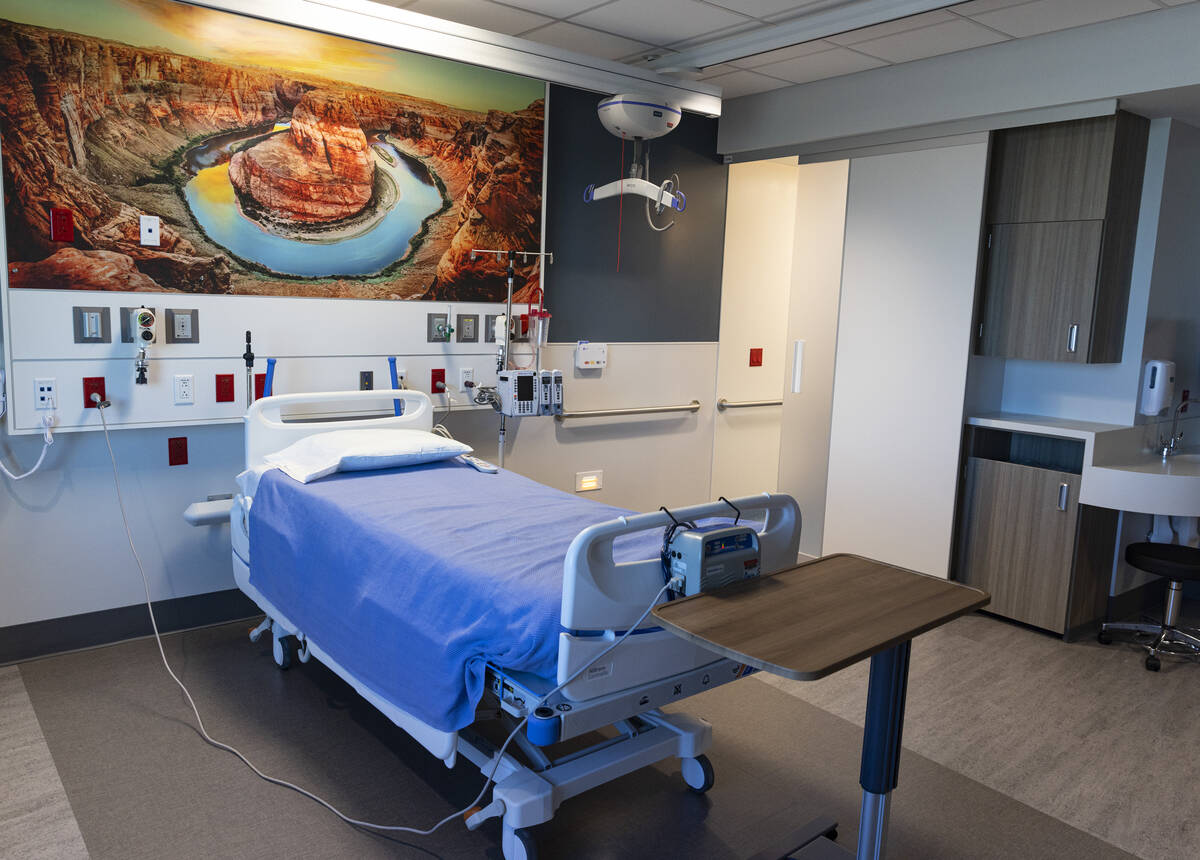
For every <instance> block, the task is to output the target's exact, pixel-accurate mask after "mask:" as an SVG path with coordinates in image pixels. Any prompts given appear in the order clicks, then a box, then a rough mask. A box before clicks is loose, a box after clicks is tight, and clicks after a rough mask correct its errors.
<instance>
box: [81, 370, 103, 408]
mask: <svg viewBox="0 0 1200 860" xmlns="http://www.w3.org/2000/svg"><path fill="white" fill-rule="evenodd" d="M93 394H99V395H100V399H101V400H107V399H108V398H107V397H106V396H105V394H104V377H103V376H85V377H84V378H83V408H84V409H95V408H96V402H95V401H94V400H92V395H93Z"/></svg>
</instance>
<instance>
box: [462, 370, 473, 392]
mask: <svg viewBox="0 0 1200 860" xmlns="http://www.w3.org/2000/svg"><path fill="white" fill-rule="evenodd" d="M474 385H475V368H473V367H460V368H459V369H458V390H459V391H467V390H469V389H470V388H472V387H473V386H474Z"/></svg>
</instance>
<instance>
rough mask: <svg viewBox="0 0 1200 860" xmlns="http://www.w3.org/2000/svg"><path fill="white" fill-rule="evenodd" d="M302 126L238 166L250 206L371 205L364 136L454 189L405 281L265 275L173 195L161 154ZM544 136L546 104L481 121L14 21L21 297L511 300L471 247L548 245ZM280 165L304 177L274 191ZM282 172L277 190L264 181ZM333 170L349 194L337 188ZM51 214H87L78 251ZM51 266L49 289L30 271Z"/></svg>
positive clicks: (11, 195) (7, 79) (419, 103)
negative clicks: (140, 293)
mask: <svg viewBox="0 0 1200 860" xmlns="http://www.w3.org/2000/svg"><path fill="white" fill-rule="evenodd" d="M234 20H236V19H231V21H234ZM288 115H291V116H292V118H293V127H294V129H295V132H294V134H285V135H277V136H275V137H272V138H271V139H270V142H273V141H275V140H276V139H277V138H282V139H283V141H286V142H288V143H289V147H287V148H284V147H282V145H281V143H272V145H271V146H267V145H266V143H264V144H260V146H259V147H255V148H254V149H253V150H252V151H253V152H254V156H255V157H254V159H251V160H249V161H248V160H247V159H244V158H243V159H241V163H240V164H239V165H238V168H237V170H233V169H232V167H233V166H232V165H231V174H237V175H240V176H241V178H242V183H243V186H244V187H245V188H246V189H248V190H249V193H250V195H251V196H253V197H255V199H256V200H257V199H259V198H260V197H261V198H262V199H263V200H264V201H265V202H264V204H263V205H264V208H275V207H278V209H279V211H281V212H283V213H284V217H292V218H295V219H296V220H302V219H303V218H305V217H313V216H314V215H315V216H316V217H317V219H318V220H324V219H329V218H339V217H345V214H344V213H349V212H353V211H358V209H359V208H361V206H362V205H363V204H364V203H365V202H366V199H367V198H369V196H370V187H369V184H368V183H367V182H364V181H363V180H364V179H365V178H366V177H365V171H366V170H367V169H368V168H367V165H370V169H373V166H374V162H373V160H372V156H371V152H370V150H369V149H368V148H367V144H366V139H365V135H363V133H362V132H363V130H364V129H365V130H370V131H374V130H380V131H382V130H390V131H391V133H392V135H393V136H394V137H395V138H397V139H399V140H400V142H401V145H402V148H403V149H404V150H405V151H407V152H408V153H409V154H411V155H415V156H417V157H419V158H421V159H422V160H423V161H424V163H425V164H426V165H427V166H428V167H429V169H430V170H431V171H432V172H433V173H435V174H436V175H437V176H438V177H439V178H440V179H441V181H442V183H443V185H444V187H445V188H446V193H447V196H448V197H449V198H450V199H451V200H452V201H453V205H452V206H451V207H449V208H448V209H447V210H446V211H444V212H442V213H440V214H438V215H436V216H435V217H433V218H431V219H430V220H429V222H428V223H427V224H426V228H425V233H424V237H423V238H422V239H421V240H420V242H419V243H418V245H417V247H416V248H415V249H414V251H413V253H412V254H411V256H410V258H409V259H408V260H407V261H406V262H405V264H404V266H403V267H402V268H401V269H399V270H398V273H397V275H396V276H395V277H394V278H392V279H389V280H387V281H379V280H376V281H374V282H364V281H361V280H355V279H346V280H342V281H311V282H298V281H295V280H287V279H278V280H272V279H269V278H264V277H262V276H261V275H260V274H255V273H249V272H247V271H246V270H245V269H244V268H243V267H242V266H241V264H240V263H238V262H237V261H231V260H230V259H229V258H228V257H227V256H224V255H222V254H221V253H220V252H219V248H215V247H214V246H213V244H212V242H211V240H209V239H208V238H207V237H205V236H204V234H203V233H201V232H200V231H199V230H197V229H196V227H195V226H194V225H193V224H192V223H191V221H190V220H189V219H188V217H187V214H186V209H184V208H183V204H182V201H181V200H180V199H179V197H178V195H177V192H176V190H175V188H173V187H172V186H171V185H170V184H168V183H169V181H171V179H172V177H171V176H170V173H171V170H172V166H170V165H166V170H165V171H164V159H165V158H166V157H167V156H168V155H169V154H171V153H172V152H174V151H175V150H177V149H179V148H180V147H181V146H183V145H184V144H186V143H187V142H188V141H192V140H195V139H197V138H199V137H206V136H209V135H213V134H217V133H221V132H230V131H236V130H240V129H258V128H262V129H264V130H267V129H269V128H270V126H271V124H273V123H274V122H275V121H277V120H278V119H280V118H282V117H286V116H288ZM541 135H542V105H541V103H540V102H535V103H534V104H533V105H530V107H529V109H528V110H525V111H519V112H516V113H506V112H502V111H491V112H489V113H487V114H483V113H479V112H474V111H467V110H461V109H458V108H453V107H447V106H445V105H439V104H436V103H434V102H431V101H428V100H425V99H420V98H416V97H412V96H406V95H401V94H395V93H385V92H381V91H378V90H372V89H369V88H366V87H359V86H355V85H353V84H348V83H345V82H340V81H332V80H322V79H320V78H316V77H312V76H308V77H306V78H303V79H297V78H296V76H295V73H294V72H288V71H283V70H278V71H277V70H272V69H264V68H259V67H239V66H233V65H229V64H223V63H218V62H211V61H208V60H203V59H198V58H195V57H188V56H184V55H180V54H173V53H170V52H167V51H163V50H161V49H155V48H148V47H135V46H131V45H126V44H122V43H119V42H114V41H109V40H104V39H98V38H93V37H89V36H81V35H74V34H71V33H66V32H63V31H58V30H49V29H45V28H40V27H34V26H29V25H24V24H15V23H11V22H7V21H5V22H0V147H2V149H3V153H4V159H3V165H4V190H5V196H6V215H7V218H6V225H7V234H8V257H9V260H10V262H12V263H14V264H17V263H19V264H20V266H19V268H21V269H22V270H24V272H25V276H20V277H17V278H14V286H18V285H19V286H25V287H38V286H41V287H52V286H70V285H71V284H63V283H61V281H62V279H63V278H64V277H68V273H69V276H70V277H73V278H76V279H77V280H78V283H79V284H87V285H91V286H90V287H88V288H91V289H146V288H149V287H148V286H147V284H154V285H156V286H157V288H159V289H163V290H196V291H204V292H230V291H232V292H249V293H256V294H274V295H280V294H284V295H300V294H303V295H331V296H333V295H337V296H369V297H384V298H415V297H419V296H421V295H422V294H425V295H428V296H433V295H434V294H437V295H439V296H440V297H446V298H452V299H453V298H465V297H467V296H468V295H471V296H477V297H480V298H486V299H489V300H495V299H497V298H502V297H503V294H504V279H503V266H502V265H500V264H497V263H496V262H495V261H494V260H491V259H485V258H480V259H478V260H476V261H471V260H470V258H469V256H470V249H471V248H472V247H505V248H507V247H517V248H535V247H537V241H538V238H539V232H540V231H539V227H540V223H539V220H540V215H539V211H538V203H539V200H540V194H541V167H542V140H541ZM275 148H278V150H277V151H276V149H275ZM287 149H291V150H292V151H291V152H287V151H286V150H287ZM292 156H298V157H299V158H300V161H299V162H298V161H297V160H296V159H295V158H293V157H292ZM301 162H302V163H303V169H301V168H300V166H299V165H300V163H301ZM322 163H323V168H324V173H322V171H321V168H322ZM314 164H315V165H316V167H313V165H314ZM309 168H312V169H313V170H314V171H315V175H318V176H319V177H320V178H321V180H322V183H324V184H318V186H317V190H316V191H314V190H313V187H312V186H310V185H306V184H304V183H303V182H302V181H299V180H302V179H304V178H305V177H308V176H309V174H308V173H306V172H305V171H306V170H308V169H309ZM272 171H278V172H281V173H283V175H284V177H285V179H286V180H290V181H291V182H292V183H293V184H292V185H288V183H287V181H283V182H280V181H275V180H274V177H276V176H277V175H278V174H277V173H275V172H272ZM268 174H269V175H270V176H271V177H272V179H270V180H264V177H265V176H267V175H268ZM330 176H337V177H338V180H339V182H338V184H336V185H331V184H329V183H327V182H326V180H328V178H329V177H330ZM176 178H177V177H176ZM347 180H349V181H347ZM364 186H366V187H365V188H364ZM364 192H365V195H366V196H365V197H364ZM272 194H274V195H275V196H274V197H272ZM51 206H65V207H67V208H69V209H71V210H72V211H73V212H74V214H75V227H76V231H75V232H76V241H75V243H74V244H75V248H76V249H78V251H75V250H72V252H71V254H67V255H66V256H65V257H64V256H60V254H62V253H63V251H62V246H61V244H60V243H53V242H50V241H49V218H48V215H49V208H50V207H51ZM142 213H149V214H156V215H160V216H161V217H163V219H164V220H163V222H162V244H161V245H160V246H159V247H157V248H146V247H142V246H141V245H140V244H138V240H137V237H138V230H137V220H138V215H139V214H142ZM95 252H100V253H95ZM107 252H112V253H111V254H110V255H108V256H105V255H104V254H105V253H107ZM76 254H81V256H75V255H76ZM51 255H53V256H51ZM46 258H49V259H46ZM36 260H41V261H42V263H40V264H36V267H35V268H32V269H31V268H29V267H30V266H31V265H34V264H31V263H30V262H22V261H36ZM51 260H54V261H55V262H54V263H53V264H51ZM68 263H69V265H67V264H68ZM130 265H133V266H135V267H136V269H133V270H130V269H129V268H128V266H130ZM88 266H92V267H95V268H96V269H97V272H98V271H99V270H101V269H103V270H104V271H106V272H108V273H109V276H110V277H109V279H108V280H106V279H105V278H104V277H100V276H99V274H96V273H92V274H88V273H87V272H85V271H84V269H85V268H87V267H88ZM114 266H116V267H117V268H113V267H114ZM31 272H32V273H33V274H32V275H31V274H30V273H31ZM39 272H41V273H43V274H44V276H45V277H44V279H43V278H42V277H41V276H38V277H34V276H33V275H37V273H39ZM139 273H140V275H141V276H143V277H144V280H142V279H140V278H139V277H137V276H138V275H139ZM26 276H28V277H26ZM537 280H538V267H537V266H536V265H535V264H532V263H531V264H530V265H528V266H520V267H519V268H518V291H519V294H520V290H521V289H524V290H526V291H528V290H529V289H530V287H531V286H532V285H534V284H536V283H537ZM18 282H19V284H18Z"/></svg>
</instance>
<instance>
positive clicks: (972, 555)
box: [955, 428, 1116, 635]
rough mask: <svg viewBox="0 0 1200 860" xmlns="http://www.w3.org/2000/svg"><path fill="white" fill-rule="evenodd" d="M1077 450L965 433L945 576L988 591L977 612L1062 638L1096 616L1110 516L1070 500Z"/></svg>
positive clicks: (1103, 592)
mask: <svg viewBox="0 0 1200 860" xmlns="http://www.w3.org/2000/svg"><path fill="white" fill-rule="evenodd" d="M1082 447H1083V443H1082V442H1080V441H1079V440H1074V439H1071V440H1068V439H1051V438H1048V437H1038V436H1031V435H1026V434H1018V433H1004V432H997V431H992V430H983V429H980V428H972V431H971V432H969V434H968V449H967V450H968V453H969V456H968V457H967V458H966V468H965V471H964V478H965V481H964V486H963V489H962V494H961V503H960V506H959V511H960V516H959V528H958V552H957V564H956V570H955V576H956V578H957V579H958V580H959V581H961V582H965V583H967V584H968V585H973V586H976V587H978V588H982V589H984V590H985V591H987V592H988V593H990V594H991V595H992V602H991V603H990V604H989V605H988V606H987V607H986V608H985V611H987V612H991V613H994V614H996V615H1002V616H1004V617H1005V618H1011V619H1013V620H1015V621H1021V622H1023V623H1025V624H1030V625H1032V626H1034V627H1040V628H1042V629H1044V630H1051V631H1053V632H1055V633H1059V634H1064V635H1065V634H1069V633H1070V632H1071V631H1072V630H1073V629H1076V628H1079V627H1081V626H1087V625H1089V624H1092V623H1094V622H1095V621H1097V620H1100V619H1102V618H1103V616H1104V612H1105V609H1106V605H1107V599H1108V584H1109V575H1110V572H1111V565H1112V546H1113V542H1114V541H1115V539H1116V533H1115V529H1116V521H1115V515H1114V513H1113V512H1108V511H1105V510H1103V509H1098V508H1090V507H1086V506H1081V505H1080V504H1079V485H1080V472H1081V471H1082ZM1106 565H1107V570H1106V569H1105V566H1106Z"/></svg>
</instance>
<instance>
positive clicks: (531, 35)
mask: <svg viewBox="0 0 1200 860" xmlns="http://www.w3.org/2000/svg"><path fill="white" fill-rule="evenodd" d="M521 36H522V38H525V39H530V40H532V41H534V42H541V43H542V44H543V45H553V46H554V47H556V48H566V49H567V50H568V51H578V52H579V53H581V54H588V55H590V56H593V57H601V58H603V59H605V60H619V59H621V58H622V57H628V56H629V55H630V54H636V53H638V52H640V51H644V50H646V49H647V48H649V47H650V45H647V44H646V43H645V42H635V41H634V40H633V39H626V38H625V37H624V36H613V35H612V34H610V33H601V32H600V31H599V30H589V29H588V28H587V27H580V26H579V25H577V24H571V23H569V22H567V21H555V22H554V23H553V24H548V25H546V26H545V27H538V28H537V29H536V30H530V31H529V32H528V33H522V34H521Z"/></svg>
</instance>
